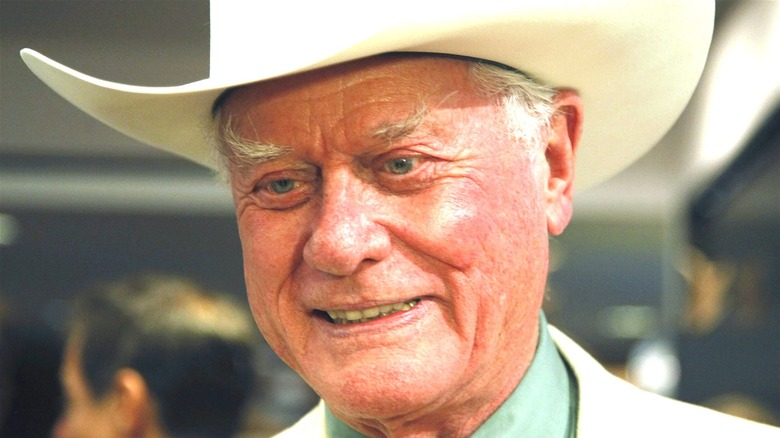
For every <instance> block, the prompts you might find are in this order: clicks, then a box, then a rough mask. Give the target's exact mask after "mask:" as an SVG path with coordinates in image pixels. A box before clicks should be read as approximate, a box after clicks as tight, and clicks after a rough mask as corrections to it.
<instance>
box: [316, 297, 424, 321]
mask: <svg viewBox="0 0 780 438" xmlns="http://www.w3.org/2000/svg"><path fill="white" fill-rule="evenodd" d="M419 302H420V299H419V298H415V299H412V300H409V301H404V302H400V303H395V304H385V305H382V306H377V307H371V308H368V309H363V310H328V311H326V313H327V314H328V316H329V317H330V319H331V321H332V322H333V323H334V324H357V323H361V322H368V321H373V320H375V319H379V318H384V317H385V316H390V315H392V314H394V313H398V312H404V311H407V310H410V309H411V308H412V307H414V306H416V305H417V303H419Z"/></svg>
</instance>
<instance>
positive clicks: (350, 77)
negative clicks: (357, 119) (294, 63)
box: [223, 54, 470, 123]
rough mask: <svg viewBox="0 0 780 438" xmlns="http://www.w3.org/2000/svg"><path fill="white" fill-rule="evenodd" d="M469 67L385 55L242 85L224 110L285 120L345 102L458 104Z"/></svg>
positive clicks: (352, 108)
mask: <svg viewBox="0 0 780 438" xmlns="http://www.w3.org/2000/svg"><path fill="white" fill-rule="evenodd" d="M469 65H470V62H469V61H467V60H464V59H458V58H450V57H444V56H434V55H412V54H388V55H380V56H375V57H371V58H365V59H361V60H357V61H352V62H349V63H344V64H339V65H335V66H331V67H327V68H324V69H319V70H313V71H309V72H305V73H301V74H297V75H292V76H287V77H283V78H277V79H273V80H269V81H264V82H259V83H255V84H250V85H247V86H244V87H240V88H238V89H236V90H233V91H232V92H231V93H230V95H229V96H228V97H227V98H226V99H225V102H224V104H223V111H224V113H225V114H227V115H229V116H230V117H238V118H239V119H240V118H241V117H242V116H249V117H252V116H257V115H258V114H260V113H262V112H263V111H264V110H268V109H273V111H276V112H277V113H276V114H277V115H278V116H279V117H280V119H282V120H283V119H284V118H285V115H286V114H285V112H286V111H292V110H295V109H296V108H300V107H302V106H306V107H307V111H317V110H318V108H320V107H321V108H323V110H324V111H332V110H333V108H332V107H333V106H334V105H341V106H342V107H341V108H339V111H341V112H343V113H351V112H361V110H365V109H367V108H369V107H370V108H371V109H373V110H374V111H377V110H378V111H387V110H388V109H391V108H394V107H398V106H399V105H400V106H401V107H404V106H408V107H409V108H406V109H405V110H408V111H415V110H416V109H418V107H419V105H420V104H421V103H427V104H431V101H433V103H432V104H434V105H447V104H448V103H451V104H454V103H455V101H460V100H462V99H463V98H464V97H465V96H464V93H463V92H462V91H464V90H466V89H470V85H469V84H470V82H469V81H468V75H469V74H468V71H469ZM456 92H457V93H456ZM455 94H457V96H455ZM437 99H438V100H437ZM363 112H365V111H363ZM269 117H271V119H270V120H268V118H269ZM273 117H274V116H273V115H269V114H267V113H266V114H263V119H264V120H263V121H266V122H269V123H274V122H276V120H274V119H273Z"/></svg>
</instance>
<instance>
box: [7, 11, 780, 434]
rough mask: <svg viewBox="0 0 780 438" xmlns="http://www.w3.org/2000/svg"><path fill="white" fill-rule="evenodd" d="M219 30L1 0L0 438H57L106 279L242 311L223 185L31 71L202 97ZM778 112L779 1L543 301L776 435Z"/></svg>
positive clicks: (716, 43)
mask: <svg viewBox="0 0 780 438" xmlns="http://www.w3.org/2000/svg"><path fill="white" fill-rule="evenodd" d="M208 12H209V11H208V2H207V1H206V0H188V1H173V0H166V1H119V0H114V1H108V0H104V1H89V0H78V1H73V0H72V1H66V0H61V1H53V0H50V1H28V0H24V1H21V0H16V1H15V0H0V321H2V326H0V327H2V328H0V339H2V343H0V436H45V435H46V434H47V433H48V428H49V427H50V423H48V422H49V421H53V420H54V417H55V416H56V415H57V410H58V406H59V401H58V397H59V387H58V383H57V368H58V366H59V365H58V364H59V355H60V354H61V351H60V350H61V342H62V339H61V335H62V331H63V321H64V320H65V317H66V316H67V314H68V311H69V300H70V298H71V297H72V296H73V295H74V294H75V293H77V292H78V291H80V290H82V289H84V288H85V287H87V286H89V285H90V284H92V283H94V282H95V281H99V280H111V279H115V278H118V277H120V276H124V275H127V274H132V273H137V272H143V271H155V272H167V273H174V274H180V275H185V276H188V277H190V278H192V279H194V280H196V281H197V282H199V283H201V284H203V285H204V286H206V287H208V288H212V289H217V290H221V291H224V292H228V293H231V294H235V295H236V296H238V297H240V298H241V299H243V300H245V298H244V283H243V274H242V261H241V252H240V244H239V241H238V236H237V233H236V229H235V228H236V227H235V219H234V217H233V210H232V207H231V203H230V197H229V195H228V191H227V189H226V188H225V187H224V186H222V185H220V183H218V182H216V181H215V179H214V177H213V175H212V174H211V173H210V172H209V171H207V170H205V169H203V168H200V167H198V166H196V165H194V164H190V163H187V162H184V161H182V160H178V159H174V158H171V157H169V156H167V155H165V154H163V153H160V152H157V151H156V150H155V149H153V148H151V147H147V146H144V145H141V144H140V143H137V142H136V141H134V140H131V139H129V138H126V137H124V136H123V135H121V134H119V133H116V132H114V131H112V130H111V129H109V128H107V127H105V126H103V125H102V124H100V123H98V122H96V121H94V120H93V119H92V118H90V117H88V116H86V115H85V114H83V113H81V112H80V111H78V110H76V109H74V108H73V107H71V106H70V104H68V103H66V102H65V101H64V100H62V99H61V98H59V97H58V96H57V95H55V94H54V93H53V92H52V91H51V90H49V89H48V88H47V87H46V86H44V85H43V84H42V83H41V82H39V81H38V80H37V79H36V78H35V77H34V76H33V75H32V74H31V73H30V72H29V71H28V70H27V69H26V67H25V66H24V64H23V63H22V61H21V59H20V58H19V56H18V52H19V50H20V49H21V48H24V47H30V48H34V49H36V50H38V51H40V52H42V53H44V54H45V55H47V56H50V57H52V58H53V59H55V60H57V61H59V62H62V63H64V64H66V65H68V66H70V67H73V68H75V69H77V70H80V71H82V72H85V73H87V74H90V75H93V76H97V77H100V78H103V79H108V80H111V81H117V82H124V83H130V84H136V85H149V86H162V85H178V84H182V83H187V82H192V81H195V80H198V79H202V78H205V77H206V76H207V75H208ZM779 96H780V2H777V1H772V0H741V1H737V0H718V1H717V17H716V27H715V35H714V40H713V45H712V50H711V53H710V56H709V60H708V64H707V67H706V70H705V73H704V76H703V78H702V81H701V83H700V85H699V88H698V89H697V91H696V93H695V95H694V97H693V99H692V101H691V103H690V105H689V106H688V108H687V109H686V110H685V112H684V113H683V115H682V117H681V118H680V120H679V121H678V123H677V124H676V125H675V126H674V127H673V128H672V130H671V131H670V132H669V133H668V134H667V135H666V137H664V139H663V140H662V141H661V143H660V144H659V145H658V146H657V147H656V148H655V149H653V150H652V151H651V152H650V153H649V154H647V155H646V156H645V157H643V158H642V159H640V160H639V161H638V162H637V163H635V164H634V165H633V166H632V167H631V168H629V169H628V170H626V171H625V172H623V173H621V174H620V175H618V176H616V177H615V178H613V179H612V180H610V181H608V182H607V183H605V184H603V185H601V186H599V187H597V188H594V189H591V190H589V191H587V192H585V193H583V194H581V195H579V198H578V199H576V202H575V219H574V221H573V223H572V224H571V225H570V227H569V228H568V229H567V231H566V232H565V233H564V234H563V235H562V236H560V237H557V238H555V239H554V240H553V241H552V255H553V260H552V272H551V276H550V284H549V291H548V297H547V301H546V304H545V309H546V312H547V314H548V319H550V320H551V321H552V322H553V324H555V325H557V326H558V327H559V328H561V329H563V330H564V331H565V332H567V333H569V334H570V335H571V336H572V337H574V338H575V339H577V340H578V341H579V342H581V343H582V344H583V345H584V346H586V348H587V349H589V350H590V351H591V352H592V353H593V354H594V355H595V356H596V357H598V358H599V359H601V360H602V361H603V362H604V363H605V364H607V365H608V366H609V368H610V369H611V370H612V371H613V372H615V373H616V374H618V375H620V376H621V377H624V378H626V379H628V380H630V381H632V382H633V383H635V384H637V385H639V386H642V387H645V388H647V389H650V390H653V391H656V392H659V393H663V394H666V395H669V396H672V397H676V398H679V399H682V400H686V401H690V402H693V403H698V404H703V405H708V406H712V407H715V408H717V409H721V410H726V411H729V412H732V413H735V414H738V415H743V416H747V417H751V418H756V419H759V420H761V421H765V422H774V423H775V424H779V422H780V420H779V419H780V109H779V108H780V107H779V103H778V102H780V97H779ZM636 104H637V105H641V104H642V102H637V103H636ZM616 110H618V111H630V108H620V109H616ZM586 129H587V126H586ZM260 357H261V358H260V359H259V366H258V370H259V372H260V373H262V374H263V375H264V376H265V377H266V382H267V385H266V387H265V388H263V394H260V395H259V396H258V398H257V399H258V401H257V404H258V406H259V409H263V410H264V412H267V413H268V414H269V415H270V416H271V417H272V418H274V419H275V420H276V421H278V422H279V423H280V424H289V423H290V422H291V421H293V420H294V419H295V418H296V417H298V416H299V415H300V414H301V413H302V412H304V411H305V410H307V409H308V408H309V407H310V406H311V405H312V404H313V403H314V402H315V400H316V398H315V397H314V395H313V394H312V393H311V391H310V390H309V389H308V388H307V387H306V386H305V385H304V384H303V382H301V381H300V379H299V378H297V376H296V375H295V374H294V373H292V372H291V371H290V370H289V369H287V368H286V366H285V365H284V364H282V363H281V362H280V361H279V360H278V359H276V358H275V356H274V355H273V353H272V352H270V351H269V350H268V349H267V348H266V347H264V346H263V347H261V348H260Z"/></svg>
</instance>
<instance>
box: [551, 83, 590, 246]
mask: <svg viewBox="0 0 780 438" xmlns="http://www.w3.org/2000/svg"><path fill="white" fill-rule="evenodd" d="M555 108H556V113H555V114H554V115H553V117H552V123H551V126H550V128H551V129H550V136H549V137H548V140H547V151H546V153H545V157H546V159H547V165H548V166H549V169H550V175H549V179H548V181H547V192H546V195H547V230H548V231H549V233H550V234H553V235H558V234H560V233H562V232H563V230H564V229H565V228H566V226H567V225H568V224H569V221H570V220H571V215H572V201H573V188H574V158H575V155H576V152H577V146H578V145H579V142H580V135H581V134H582V120H583V118H582V117H583V107H582V99H581V98H580V95H579V94H578V93H577V92H576V91H574V90H570V89H561V90H559V91H558V92H557V94H556V95H555Z"/></svg>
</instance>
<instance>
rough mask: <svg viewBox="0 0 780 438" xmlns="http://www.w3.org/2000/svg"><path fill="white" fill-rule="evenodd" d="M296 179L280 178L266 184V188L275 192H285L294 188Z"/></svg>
mask: <svg viewBox="0 0 780 438" xmlns="http://www.w3.org/2000/svg"><path fill="white" fill-rule="evenodd" d="M296 185H297V184H296V181H295V180H293V179H280V180H277V181H274V182H272V183H271V184H268V188H269V189H270V190H271V191H272V192H274V193H276V194H279V195H280V194H282V193H287V192H289V191H291V190H292V189H294V188H295V186H296Z"/></svg>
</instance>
